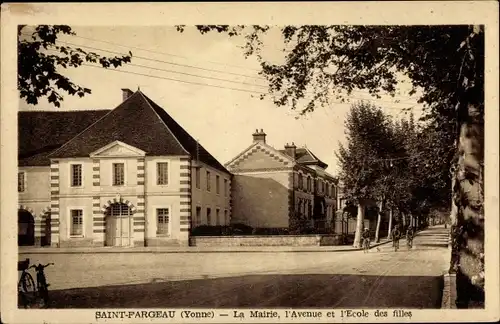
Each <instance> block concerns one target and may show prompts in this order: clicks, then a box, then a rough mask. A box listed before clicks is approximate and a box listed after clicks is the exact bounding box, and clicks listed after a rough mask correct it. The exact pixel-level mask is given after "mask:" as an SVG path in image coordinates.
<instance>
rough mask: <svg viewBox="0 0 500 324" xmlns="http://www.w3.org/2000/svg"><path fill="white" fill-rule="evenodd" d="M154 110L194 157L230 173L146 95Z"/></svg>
mask: <svg viewBox="0 0 500 324" xmlns="http://www.w3.org/2000/svg"><path fill="white" fill-rule="evenodd" d="M144 97H145V98H146V100H147V101H148V103H149V104H150V105H151V107H152V108H153V109H154V111H155V112H156V113H157V114H158V116H160V118H161V119H162V120H163V122H164V123H165V125H167V127H168V128H169V129H170V130H171V132H172V133H173V134H175V136H176V138H177V140H178V141H179V142H180V143H181V145H182V146H183V147H184V148H185V149H186V150H187V151H188V152H189V153H190V154H191V156H192V157H193V158H198V159H199V160H200V161H201V162H203V163H206V164H208V165H209V166H211V167H213V168H215V169H217V170H220V171H223V172H227V173H229V171H228V170H227V169H226V168H225V167H224V166H223V165H222V164H221V163H220V162H219V161H217V159H216V158H215V157H214V156H212V155H211V154H210V153H209V152H208V151H207V150H206V149H205V148H204V147H203V146H202V145H201V144H200V143H198V141H197V140H195V139H194V138H193V137H192V136H191V135H189V133H188V132H186V130H185V129H184V128H182V127H181V125H179V124H178V123H177V122H176V121H175V120H174V119H173V118H172V117H171V116H170V115H169V114H168V113H167V112H166V111H165V110H164V109H163V108H161V107H160V106H158V105H157V104H156V103H155V102H154V101H152V100H151V99H149V98H148V97H147V96H146V95H144Z"/></svg>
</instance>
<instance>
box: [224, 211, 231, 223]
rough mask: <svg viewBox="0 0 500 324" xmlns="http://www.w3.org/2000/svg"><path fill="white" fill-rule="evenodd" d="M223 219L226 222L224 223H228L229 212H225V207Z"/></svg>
mask: <svg viewBox="0 0 500 324" xmlns="http://www.w3.org/2000/svg"><path fill="white" fill-rule="evenodd" d="M224 221H225V222H226V225H229V223H230V221H231V220H230V219H229V213H228V212H227V209H225V210H224Z"/></svg>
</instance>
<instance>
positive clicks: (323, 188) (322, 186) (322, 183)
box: [320, 181, 325, 192]
mask: <svg viewBox="0 0 500 324" xmlns="http://www.w3.org/2000/svg"><path fill="white" fill-rule="evenodd" d="M320 183H321V192H324V191H325V183H324V182H323V181H321V182H320Z"/></svg>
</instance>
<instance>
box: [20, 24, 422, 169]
mask: <svg viewBox="0 0 500 324" xmlns="http://www.w3.org/2000/svg"><path fill="white" fill-rule="evenodd" d="M72 27H73V30H74V31H75V32H76V36H62V37H60V41H61V43H60V45H71V46H82V48H83V49H85V50H89V51H93V52H96V53H99V54H102V55H106V56H112V55H116V52H118V53H127V52H128V51H131V52H132V53H133V59H132V64H135V65H134V66H132V65H125V66H124V67H121V68H119V69H118V71H124V72H117V71H115V70H113V69H109V70H107V69H103V68H99V67H91V66H81V67H78V68H70V69H67V70H62V73H63V74H64V75H66V76H68V77H69V78H70V79H71V80H72V81H73V82H75V83H77V84H79V85H82V86H85V87H87V88H90V89H91V90H92V94H90V95H86V96H85V97H83V98H79V97H73V96H70V95H65V96H64V101H63V102H62V104H61V107H60V108H56V107H54V106H53V105H52V104H50V103H48V102H47V100H46V99H42V100H40V102H39V104H38V105H36V106H33V105H28V104H26V103H25V102H24V101H22V100H20V110H88V109H113V108H115V107H116V106H118V105H119V104H120V103H121V100H122V93H121V89H122V88H129V89H131V90H133V91H135V90H137V89H138V88H140V90H141V91H142V92H143V93H144V94H146V95H147V96H148V97H149V98H151V99H152V100H153V101H155V102H156V103H157V104H158V105H160V106H161V107H163V108H164V109H165V110H166V111H167V112H168V113H169V114H170V115H171V116H172V117H173V118H174V119H175V120H176V121H177V122H178V123H179V124H180V125H181V126H182V127H183V128H184V129H186V130H187V131H188V132H189V133H190V134H191V135H192V136H193V137H194V138H196V139H198V140H199V142H200V143H201V144H202V145H203V146H204V147H205V148H206V149H207V150H208V151H209V152H210V153H211V154H212V155H214V156H215V157H216V158H217V159H218V160H219V161H220V162H221V163H226V162H228V161H230V160H231V159H232V158H234V157H235V156H236V155H237V154H239V153H240V152H241V151H243V150H244V149H245V148H246V147H248V146H249V145H250V144H251V142H252V133H253V132H254V131H255V129H259V130H260V129H263V130H264V132H265V133H266V134H267V139H266V141H267V143H268V144H270V145H271V146H274V147H275V148H276V149H282V148H283V146H284V145H285V144H286V143H291V142H294V143H295V144H296V145H297V146H298V147H303V146H306V147H307V148H309V149H310V150H311V151H312V152H313V153H314V154H315V155H316V156H318V157H319V158H320V159H321V160H322V161H324V162H325V163H327V164H328V165H329V167H328V168H327V171H328V172H329V173H331V174H333V175H336V174H337V173H338V165H337V163H338V162H337V160H336V157H335V152H336V150H337V149H338V147H339V142H341V143H345V129H344V119H345V117H346V114H347V112H348V110H349V106H350V104H349V103H332V104H331V105H330V106H329V107H325V108H318V109H317V110H316V111H314V112H312V113H311V114H309V115H307V116H305V117H300V118H299V119H296V116H297V112H294V111H292V110H291V109H290V108H288V107H276V106H275V105H274V104H273V102H272V101H271V99H264V100H260V99H259V94H260V93H263V92H266V91H267V87H266V81H265V80H264V79H262V77H260V76H259V75H258V70H259V64H258V62H257V60H256V59H255V58H254V57H249V58H245V57H244V55H243V50H242V49H241V46H242V45H244V39H243V38H241V37H233V38H230V37H228V36H227V35H226V34H217V33H208V34H205V35H201V34H200V33H199V32H198V31H197V30H195V29H194V28H193V27H187V28H186V30H185V31H184V32H183V33H179V32H178V31H176V29H175V27H173V26H141V27H133V26H130V27H123V26H119V27H88V26H85V27H78V26H72ZM26 32H28V30H27V31H26ZM84 46H86V47H84ZM283 46H284V44H283V41H282V39H281V37H280V34H279V29H278V28H274V29H273V30H271V32H270V33H269V35H268V36H266V39H265V44H264V55H265V56H266V58H269V59H272V60H275V61H277V62H279V61H280V60H282V59H283V56H284V54H283V52H282V51H281V49H283ZM113 52H115V53H113ZM236 89H240V90H236ZM241 90H242V91H241ZM399 90H400V91H401V92H402V93H407V92H408V90H409V86H408V83H406V85H405V84H403V86H402V87H401V88H400V89H399ZM360 99H365V100H366V99H370V100H372V103H374V104H376V105H378V106H380V107H382V108H383V109H384V111H386V112H387V113H388V114H391V115H393V116H397V117H398V118H400V117H405V113H404V111H402V108H408V107H412V106H413V107H414V108H413V109H414V110H413V111H414V113H415V114H416V116H418V115H419V114H420V112H421V108H422V107H421V106H420V105H418V104H417V103H416V98H415V97H408V96H405V95H403V94H400V95H399V96H398V97H397V98H391V97H389V96H384V97H383V98H382V99H380V100H377V99H375V98H372V97H370V96H369V95H368V94H366V93H364V92H362V91H359V92H356V93H354V94H353V95H352V96H351V98H350V100H351V101H356V100H360ZM334 101H335V100H334Z"/></svg>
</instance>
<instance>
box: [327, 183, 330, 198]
mask: <svg viewBox="0 0 500 324" xmlns="http://www.w3.org/2000/svg"><path fill="white" fill-rule="evenodd" d="M326 196H330V185H329V184H328V183H327V184H326Z"/></svg>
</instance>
